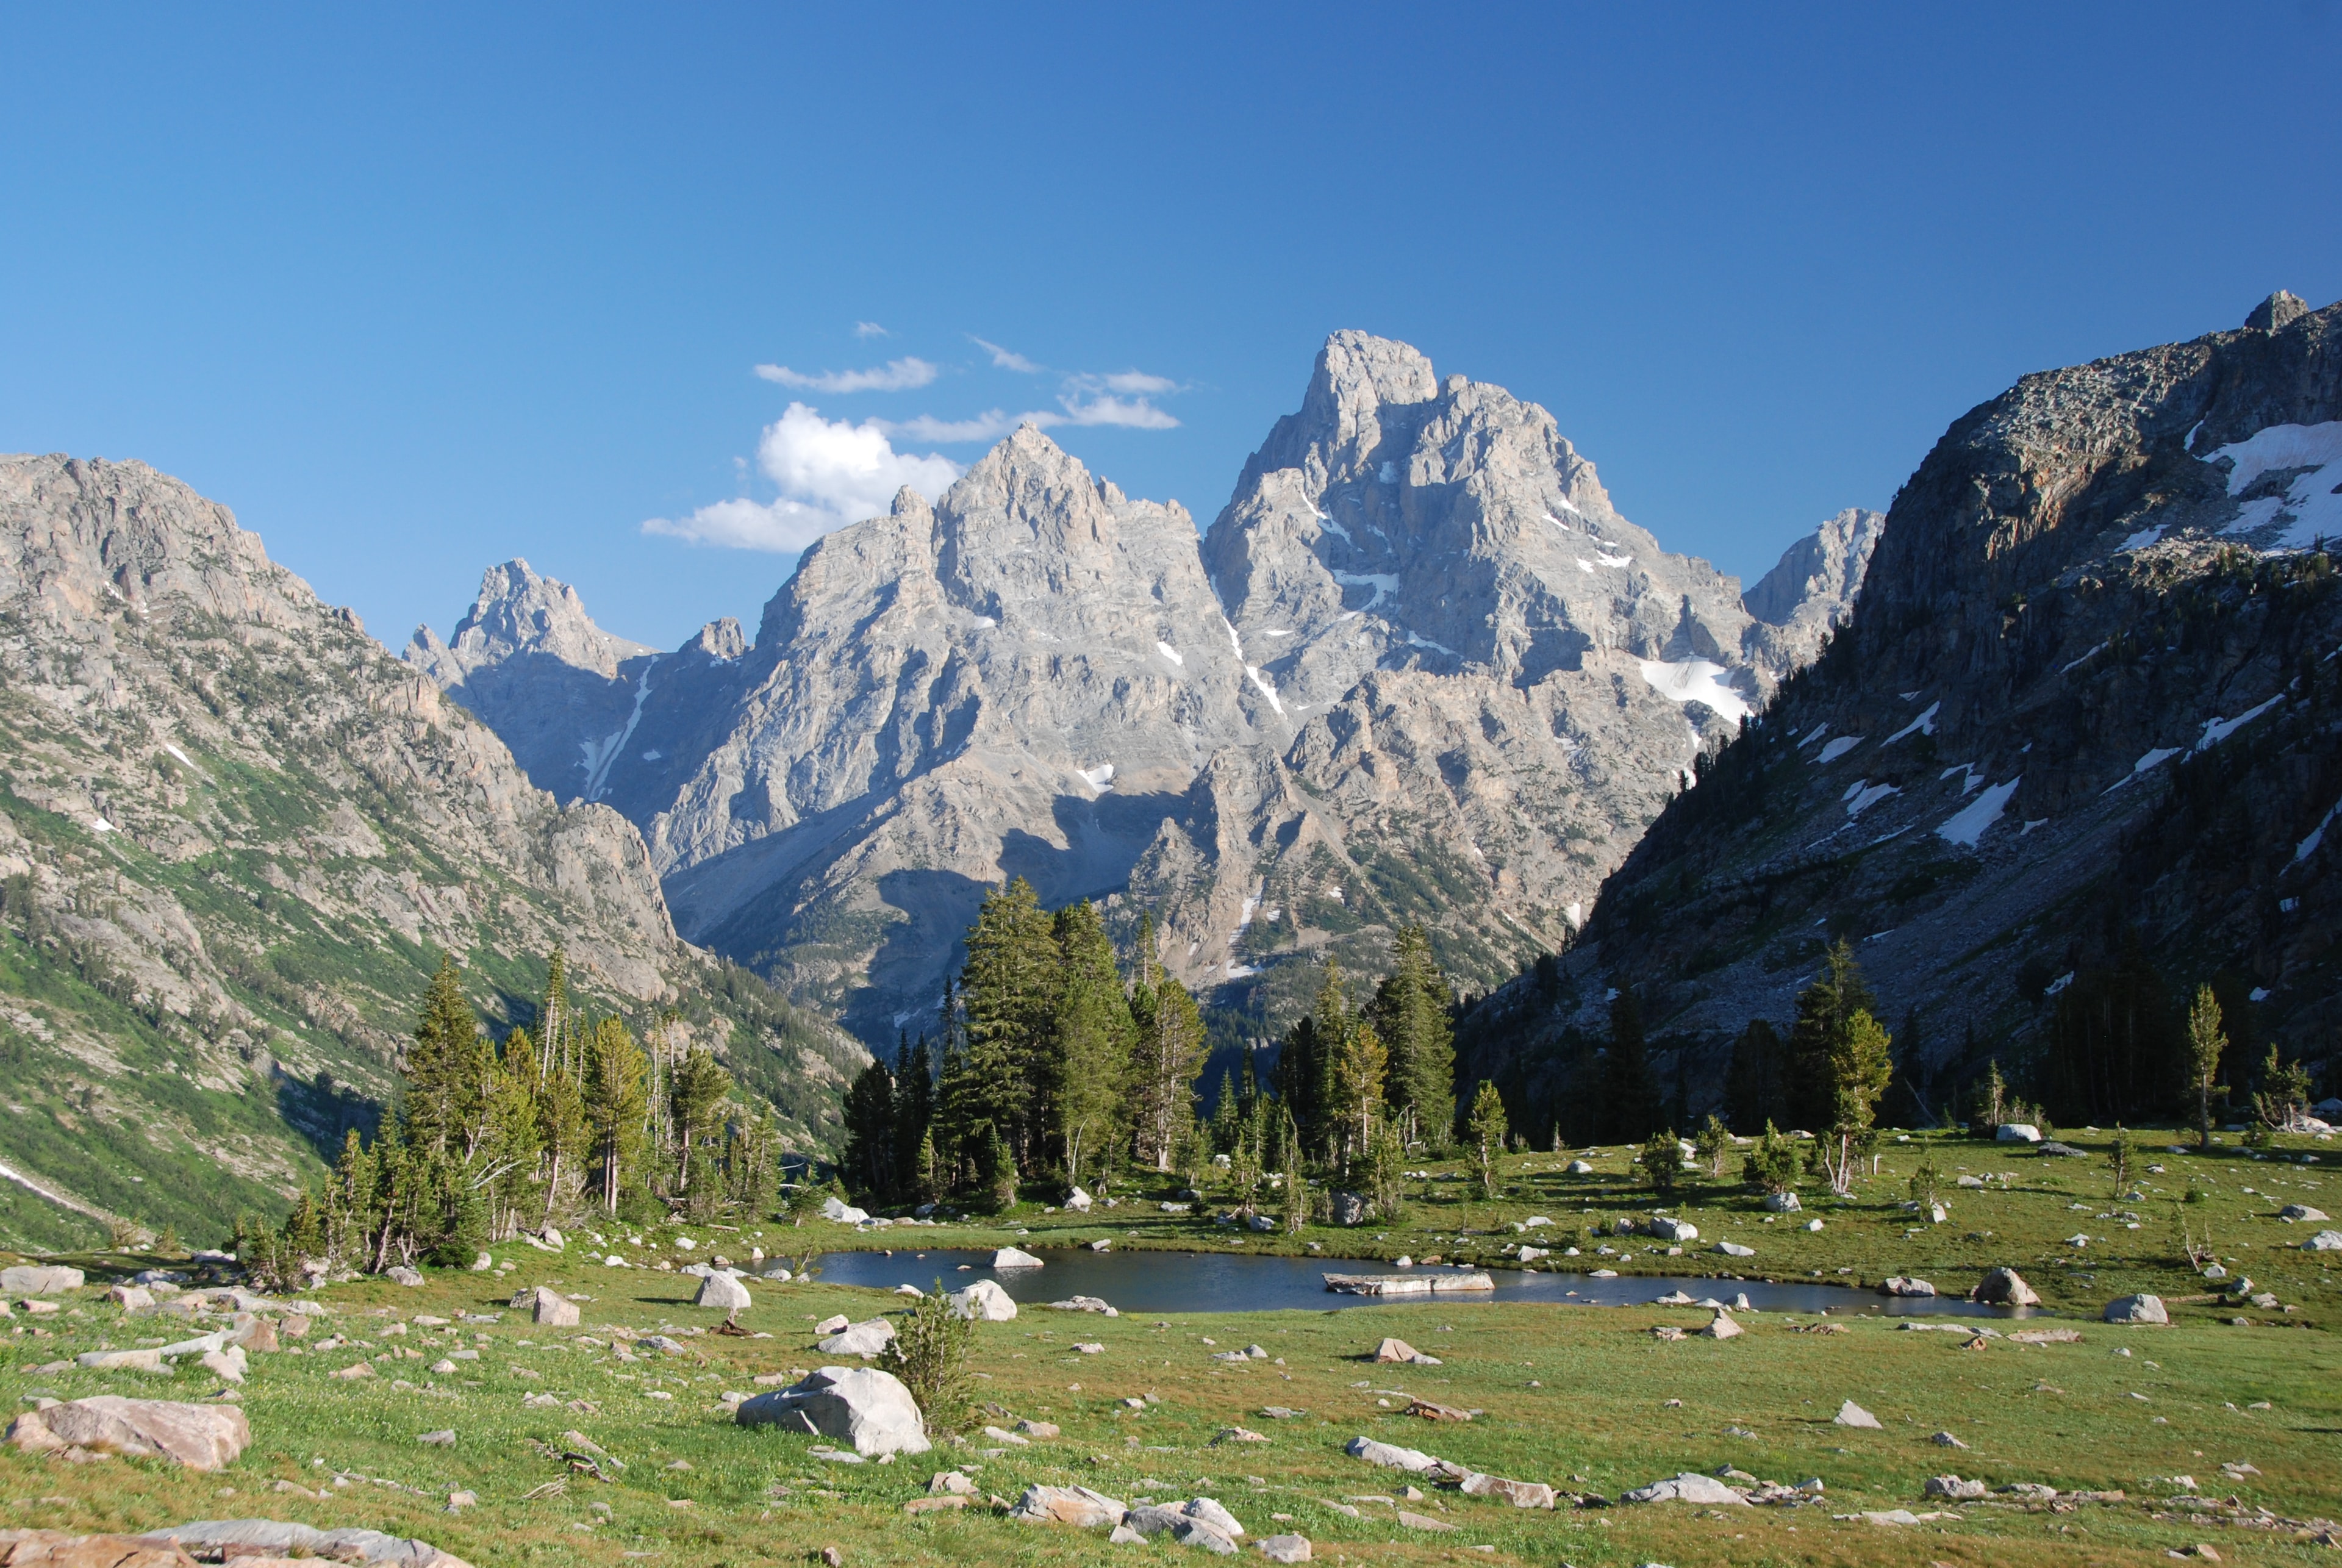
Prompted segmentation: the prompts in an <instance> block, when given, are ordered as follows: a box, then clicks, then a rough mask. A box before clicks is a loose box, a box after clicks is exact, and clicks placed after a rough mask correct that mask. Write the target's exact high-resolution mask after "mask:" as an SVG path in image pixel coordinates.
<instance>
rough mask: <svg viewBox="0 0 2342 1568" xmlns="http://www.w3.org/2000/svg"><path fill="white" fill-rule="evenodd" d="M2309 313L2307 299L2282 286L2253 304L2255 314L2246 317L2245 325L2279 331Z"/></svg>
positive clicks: (2265, 330)
mask: <svg viewBox="0 0 2342 1568" xmlns="http://www.w3.org/2000/svg"><path fill="white" fill-rule="evenodd" d="M2308 314H2309V302H2308V301H2307V300H2306V299H2303V298H2302V297H2301V296H2300V295H2297V294H2295V293H2294V292H2293V291H2292V290H2291V289H2283V288H2281V289H2279V290H2277V292H2276V293H2275V294H2273V295H2269V296H2268V298H2267V299H2265V300H2263V301H2261V302H2260V304H2258V305H2255V306H2253V314H2252V315H2248V316H2247V317H2245V325H2246V326H2247V327H2249V328H2253V329H2256V330H2257V331H2261V332H2277V331H2279V330H2281V329H2282V328H2283V327H2284V326H2285V325H2287V323H2289V322H2293V321H2296V320H2298V319H2299V318H2300V317H2302V316H2305V315H2308Z"/></svg>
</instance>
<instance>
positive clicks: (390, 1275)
mask: <svg viewBox="0 0 2342 1568" xmlns="http://www.w3.org/2000/svg"><path fill="white" fill-rule="evenodd" d="M382 1277H383V1278H385V1279H386V1280H388V1281H389V1282H390V1283H393V1284H395V1285H405V1287H406V1288H407V1289H408V1290H417V1289H420V1288H421V1287H422V1284H423V1271H422V1270H421V1269H411V1268H408V1267H407V1266H406V1265H405V1263H393V1264H392V1265H391V1266H390V1267H388V1268H386V1269H385V1270H383V1271H382Z"/></svg>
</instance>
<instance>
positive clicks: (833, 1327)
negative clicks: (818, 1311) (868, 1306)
mask: <svg viewBox="0 0 2342 1568" xmlns="http://www.w3.org/2000/svg"><path fill="white" fill-rule="evenodd" d="M853 1321H854V1320H853V1319H852V1318H850V1317H847V1316H846V1314H845V1313H835V1314H833V1315H832V1316H829V1317H826V1318H824V1319H822V1320H821V1321H820V1322H819V1323H816V1324H814V1325H813V1332H814V1333H825V1334H826V1333H837V1332H838V1331H839V1330H841V1329H843V1328H845V1327H846V1325H847V1324H848V1323H852V1322H853Z"/></svg>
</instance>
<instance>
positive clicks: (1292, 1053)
mask: <svg viewBox="0 0 2342 1568" xmlns="http://www.w3.org/2000/svg"><path fill="white" fill-rule="evenodd" d="M1272 1081H1273V1083H1274V1084H1275V1085H1276V1100H1277V1104H1280V1105H1283V1106H1284V1107H1285V1110H1286V1114H1287V1115H1289V1116H1291V1117H1292V1118H1293V1125H1294V1129H1295V1135H1296V1137H1297V1138H1299V1140H1300V1143H1301V1149H1302V1153H1303V1154H1304V1156H1305V1157H1308V1156H1316V1155H1319V1154H1323V1152H1324V1151H1325V1149H1326V1142H1327V1140H1326V1054H1325V1052H1324V1051H1323V1050H1322V1049H1321V1048H1320V1041H1319V1038H1318V1034H1317V1020H1316V1018H1315V1017H1314V1016H1310V1015H1308V1014H1304V1015H1303V1016H1302V1017H1301V1018H1299V1019H1297V1020H1296V1021H1295V1023H1294V1024H1293V1026H1292V1027H1291V1028H1290V1029H1287V1030H1286V1032H1285V1038H1284V1040H1283V1041H1282V1042H1280V1043H1279V1044H1278V1048H1277V1053H1276V1072H1275V1073H1274V1074H1273V1075H1272Z"/></svg>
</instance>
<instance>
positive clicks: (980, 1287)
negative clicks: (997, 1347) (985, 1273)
mask: <svg viewBox="0 0 2342 1568" xmlns="http://www.w3.org/2000/svg"><path fill="white" fill-rule="evenodd" d="M947 1299H948V1300H949V1301H950V1303H951V1310H952V1315H953V1316H954V1317H967V1318H975V1319H976V1320H977V1321H978V1322H981V1323H1006V1322H1008V1321H1009V1320H1010V1319H1012V1318H1014V1317H1015V1316H1016V1303H1015V1302H1013V1301H1011V1300H1009V1299H1008V1293H1007V1292H1006V1291H1005V1290H1002V1289H1001V1288H1000V1286H999V1284H998V1283H996V1282H995V1281H992V1280H977V1281H976V1283H973V1284H971V1285H969V1286H968V1287H967V1288H966V1290H964V1291H954V1292H952V1293H951V1295H950V1296H949V1297H948V1298H947Z"/></svg>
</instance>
